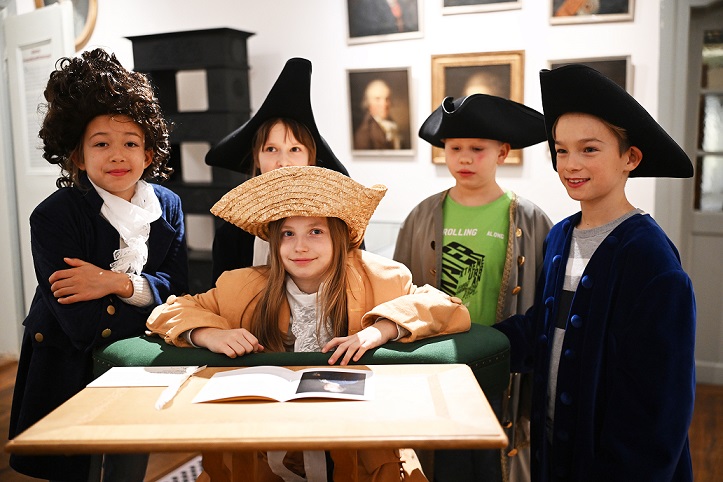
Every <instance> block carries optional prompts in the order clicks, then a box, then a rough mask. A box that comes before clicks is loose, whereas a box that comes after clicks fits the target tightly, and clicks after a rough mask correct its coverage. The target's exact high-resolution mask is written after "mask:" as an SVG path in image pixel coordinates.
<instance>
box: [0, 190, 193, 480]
mask: <svg viewBox="0 0 723 482" xmlns="http://www.w3.org/2000/svg"><path fill="white" fill-rule="evenodd" d="M83 180H84V181H85V182H86V183H87V177H85V176H83ZM153 189H154V191H155V193H156V195H157V196H158V199H159V200H160V204H161V211H162V214H161V217H160V218H159V219H157V220H156V221H154V222H153V223H151V233H150V236H149V238H148V261H147V263H146V265H145V267H144V269H143V273H142V275H143V276H144V277H145V278H146V279H147V280H148V283H149V284H150V287H151V290H152V293H153V298H154V303H153V304H152V305H151V306H148V307H145V308H138V307H135V306H132V305H129V304H126V303H124V302H123V301H121V300H120V299H119V298H118V297H117V296H114V295H113V296H105V297H103V298H101V299H97V300H92V301H83V302H79V303H73V304H70V305H61V304H60V303H58V301H57V300H56V299H55V297H54V296H53V293H52V292H51V291H50V283H49V282H48V278H49V277H50V275H51V274H52V273H53V272H55V271H57V270H60V269H67V268H68V266H67V265H66V264H65V262H64V261H63V258H64V257H70V258H80V259H82V260H83V261H87V262H89V263H92V264H94V265H96V266H99V267H102V268H104V269H110V264H111V262H112V261H113V252H114V251H115V250H116V249H118V247H119V240H120V235H119V234H118V231H116V230H115V228H113V226H111V225H110V223H108V221H106V220H105V218H103V217H102V216H101V214H100V208H101V206H102V205H103V200H102V199H101V198H100V196H99V195H98V193H97V192H96V191H95V189H93V188H92V187H91V188H90V189H89V190H87V191H81V190H79V189H77V188H61V189H59V190H57V191H56V192H54V193H53V194H51V195H50V196H49V197H48V198H47V199H45V200H44V201H43V202H42V203H40V204H39V205H38V206H37V207H36V208H35V210H34V211H33V213H32V214H31V216H30V231H31V247H32V253H33V263H34V265H35V274H36V277H37V281H38V287H37V289H36V291H35V296H34V298H33V301H32V304H31V305H30V310H29V313H28V316H27V317H26V318H25V321H24V322H23V325H25V333H24V335H23V342H22V348H21V353H20V360H19V362H18V374H17V379H16V383H15V392H14V395H13V404H12V411H11V418H10V434H9V435H10V438H13V437H14V436H15V435H17V434H19V433H20V432H22V431H23V430H25V429H26V428H28V427H29V426H30V425H32V424H33V423H35V422H36V421H38V420H39V419H40V418H42V417H44V416H45V415H47V414H48V413H49V412H50V411H51V410H53V409H55V408H56V407H58V406H59V405H60V404H62V403H63V402H64V401H66V400H67V399H69V398H70V397H72V396H73V395H75V394H76V393H77V392H79V391H80V390H81V389H83V388H84V387H85V386H86V385H87V384H88V382H90V381H91V379H92V374H91V361H92V360H91V356H92V350H93V349H94V348H96V347H98V346H100V345H103V344H107V343H112V342H114V341H116V340H119V339H122V338H128V337H133V336H138V335H141V334H143V333H144V331H145V326H146V319H147V318H148V315H149V314H150V312H151V310H152V309H153V308H154V307H155V306H156V305H158V304H160V303H162V302H163V301H165V299H166V298H167V297H168V296H169V295H171V294H180V293H186V292H188V254H187V249H186V240H185V230H184V223H183V212H182V210H181V200H180V198H179V197H178V196H177V195H176V194H174V193H173V192H172V191H170V190H169V189H167V188H165V187H161V186H159V185H155V184H154V185H153ZM11 466H12V467H13V468H14V469H15V470H17V471H18V472H21V473H24V474H27V475H31V476H33V477H38V478H44V479H61V480H81V479H82V480H86V479H87V477H88V457H83V456H80V457H60V456H58V457H26V456H20V457H19V456H12V457H11Z"/></svg>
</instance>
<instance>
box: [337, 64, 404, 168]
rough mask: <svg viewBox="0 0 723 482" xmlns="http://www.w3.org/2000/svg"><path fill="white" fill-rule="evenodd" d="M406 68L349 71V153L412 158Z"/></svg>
mask: <svg viewBox="0 0 723 482" xmlns="http://www.w3.org/2000/svg"><path fill="white" fill-rule="evenodd" d="M409 71H410V69H409V67H404V68H390V69H374V70H349V71H348V72H347V73H348V76H349V112H351V138H352V152H353V153H354V154H358V155H373V156H379V155H385V156H389V155H392V156H406V155H412V154H413V151H412V130H411V114H410V105H411V102H410V98H409V91H410V89H409V79H410V74H409Z"/></svg>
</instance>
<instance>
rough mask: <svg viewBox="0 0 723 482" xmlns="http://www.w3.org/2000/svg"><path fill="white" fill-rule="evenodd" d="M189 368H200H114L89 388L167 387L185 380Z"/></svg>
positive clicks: (91, 383) (193, 369) (191, 367)
mask: <svg viewBox="0 0 723 482" xmlns="http://www.w3.org/2000/svg"><path fill="white" fill-rule="evenodd" d="M189 368H190V369H191V371H195V369H196V368H198V366H197V365H196V366H185V365H184V366H168V367H113V368H111V369H110V370H108V371H107V372H105V373H104V374H102V375H101V376H99V377H98V378H96V379H95V380H93V381H92V382H90V383H89V384H88V387H167V386H169V385H171V384H172V383H174V382H177V381H179V380H181V379H183V378H184V377H185V376H186V373H188V369H189Z"/></svg>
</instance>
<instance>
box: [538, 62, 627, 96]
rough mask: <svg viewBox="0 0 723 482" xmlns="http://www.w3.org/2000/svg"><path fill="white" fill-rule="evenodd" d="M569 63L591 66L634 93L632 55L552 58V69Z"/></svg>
mask: <svg viewBox="0 0 723 482" xmlns="http://www.w3.org/2000/svg"><path fill="white" fill-rule="evenodd" d="M568 64H583V65H587V66H588V67H591V68H593V69H595V70H597V71H598V72H600V73H601V74H603V75H604V76H605V77H607V78H609V79H610V80H612V81H613V82H615V83H617V84H618V85H619V86H620V87H622V88H623V89H625V90H626V91H628V93H629V94H630V95H632V94H633V74H632V65H631V63H630V56H629V55H628V56H623V57H600V58H595V59H571V60H551V61H550V69H556V68H558V67H562V66H563V65H568Z"/></svg>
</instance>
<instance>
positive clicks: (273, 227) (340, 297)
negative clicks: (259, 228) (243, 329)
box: [250, 218, 351, 351]
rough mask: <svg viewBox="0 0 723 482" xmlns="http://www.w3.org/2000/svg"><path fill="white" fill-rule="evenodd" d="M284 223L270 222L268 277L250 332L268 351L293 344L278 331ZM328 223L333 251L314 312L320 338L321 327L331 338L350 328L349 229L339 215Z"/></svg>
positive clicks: (283, 280)
mask: <svg viewBox="0 0 723 482" xmlns="http://www.w3.org/2000/svg"><path fill="white" fill-rule="evenodd" d="M283 222H284V220H283V219H279V220H278V221H274V222H272V223H270V224H269V280H268V283H267V286H266V290H264V292H263V293H262V294H261V299H259V302H258V304H257V305H256V308H255V309H254V314H253V317H252V319H251V330H250V331H251V333H253V334H255V335H256V337H257V338H258V339H259V342H260V343H261V344H262V345H263V346H264V347H266V349H267V350H269V351H286V350H287V348H288V347H290V346H292V345H293V342H292V340H291V339H289V336H288V334H287V333H281V332H280V331H279V316H280V314H281V307H282V306H283V304H284V303H285V302H286V270H285V269H284V265H283V262H282V261H281V254H280V245H281V225H282V224H283ZM327 222H328V224H329V236H330V237H331V241H332V250H333V253H332V258H331V263H329V267H328V268H327V271H326V273H325V276H324V281H323V282H322V283H321V287H320V291H319V294H318V297H317V300H318V301H317V302H318V306H317V313H319V314H320V315H321V316H319V319H320V320H324V321H323V322H322V323H317V326H316V334H317V337H319V339H321V337H320V336H319V335H320V334H321V330H326V332H327V334H329V335H332V336H334V337H337V336H346V335H347V333H348V331H349V319H348V313H347V299H346V286H347V283H346V281H347V280H346V277H347V271H346V260H347V256H348V253H349V250H350V249H351V246H350V243H349V228H348V227H347V225H346V223H345V222H344V221H342V220H341V219H338V218H327Z"/></svg>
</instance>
